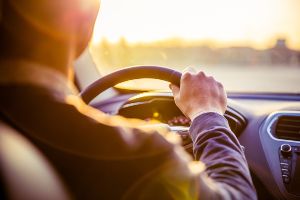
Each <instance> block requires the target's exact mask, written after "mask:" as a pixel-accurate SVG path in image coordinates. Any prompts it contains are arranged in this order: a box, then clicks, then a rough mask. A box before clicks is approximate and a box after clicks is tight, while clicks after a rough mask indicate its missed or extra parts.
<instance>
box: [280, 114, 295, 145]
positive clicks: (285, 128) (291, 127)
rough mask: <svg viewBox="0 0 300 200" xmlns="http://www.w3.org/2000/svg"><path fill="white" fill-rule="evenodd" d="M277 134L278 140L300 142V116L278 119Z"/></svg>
mask: <svg viewBox="0 0 300 200" xmlns="http://www.w3.org/2000/svg"><path fill="white" fill-rule="evenodd" d="M275 134H276V136H277V137H278V138H281V139H289V140H298V141H300V116H281V117H279V118H278V121H277V124H276V128H275Z"/></svg>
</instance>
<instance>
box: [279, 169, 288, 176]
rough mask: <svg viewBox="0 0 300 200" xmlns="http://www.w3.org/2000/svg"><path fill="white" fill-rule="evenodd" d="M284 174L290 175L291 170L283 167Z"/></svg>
mask: <svg viewBox="0 0 300 200" xmlns="http://www.w3.org/2000/svg"><path fill="white" fill-rule="evenodd" d="M281 172H282V175H289V174H290V172H289V170H287V169H281Z"/></svg>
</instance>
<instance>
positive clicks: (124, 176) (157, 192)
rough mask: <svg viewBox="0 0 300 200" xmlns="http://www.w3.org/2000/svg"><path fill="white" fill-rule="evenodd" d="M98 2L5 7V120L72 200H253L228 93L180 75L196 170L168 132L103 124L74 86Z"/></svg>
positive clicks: (132, 123)
mask: <svg viewBox="0 0 300 200" xmlns="http://www.w3.org/2000/svg"><path fill="white" fill-rule="evenodd" d="M99 6H100V5H99V0H39V1H35V0H26V1H24V0H2V17H1V25H0V40H1V42H0V45H1V47H0V48H1V55H0V60H1V61H0V91H1V92H0V95H1V97H0V112H1V118H3V119H5V120H6V121H7V122H8V123H10V124H11V125H12V126H14V127H16V128H18V129H19V130H20V131H21V132H22V133H24V135H25V136H26V137H27V138H29V139H30V140H31V141H33V143H34V144H35V145H36V146H37V147H38V148H39V149H41V150H42V151H43V153H44V154H45V155H46V157H47V158H48V159H49V160H50V161H51V162H52V163H53V165H54V166H55V168H56V169H57V171H58V172H59V174H60V175H61V176H62V177H63V180H64V181H65V182H66V184H67V185H68V186H69V188H70V190H71V191H72V193H73V196H74V197H75V198H76V199H239V200H240V199H256V198H257V197H256V192H255V189H254V186H253V183H252V180H251V176H250V172H249V168H248V165H247V162H246V159H245V156H244V152H243V150H242V147H241V145H240V143H239V141H238V140H237V138H236V136H235V135H234V134H233V132H232V131H231V130H230V128H229V125H228V123H227V121H226V119H225V118H224V116H223V115H224V112H225V110H226V106H227V102H226V99H227V98H226V93H225V90H224V88H223V86H222V84H221V83H219V82H217V81H216V80H214V78H213V77H209V76H207V75H206V74H204V72H198V73H196V72H193V71H191V70H186V71H185V72H183V75H182V77H181V83H180V87H178V86H176V85H170V88H171V90H172V92H173V94H174V100H175V102H176V104H177V106H178V107H179V108H180V109H181V111H182V112H183V113H184V114H185V115H186V116H187V117H189V118H190V119H191V120H192V125H191V127H190V136H191V138H192V141H193V151H194V157H195V159H196V161H193V160H192V158H191V157H190V156H189V155H188V154H187V153H186V152H185V151H184V149H183V148H182V147H181V146H180V144H179V143H178V141H177V140H175V139H174V136H173V134H171V133H168V132H167V130H154V129H147V128H145V127H146V126H143V125H144V124H146V122H143V121H140V120H129V119H125V118H123V117H120V116H108V115H106V114H104V113H102V112H101V111H98V110H95V109H93V108H92V107H89V106H88V105H86V104H85V103H84V102H83V101H82V99H81V98H80V97H79V96H78V92H77V91H76V88H75V87H74V86H73V85H72V77H73V69H72V65H73V63H74V60H75V59H76V58H77V57H78V56H79V55H80V54H81V53H82V52H83V50H84V49H86V47H87V45H88V42H89V40H90V38H91V35H92V32H93V26H94V23H95V19H96V16H97V13H98V9H99Z"/></svg>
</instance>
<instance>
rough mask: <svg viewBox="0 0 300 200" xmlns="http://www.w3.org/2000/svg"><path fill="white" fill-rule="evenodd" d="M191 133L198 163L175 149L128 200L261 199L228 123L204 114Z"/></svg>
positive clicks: (147, 175) (193, 125) (142, 179)
mask: <svg viewBox="0 0 300 200" xmlns="http://www.w3.org/2000/svg"><path fill="white" fill-rule="evenodd" d="M190 131H191V136H192V139H193V143H194V155H195V157H196V159H197V161H192V159H191V157H190V156H189V155H187V153H186V152H185V151H184V150H183V148H181V147H180V146H179V145H174V146H173V147H174V148H173V150H172V151H170V153H169V156H168V159H165V161H164V162H163V163H162V164H161V165H160V166H159V167H155V168H154V169H153V170H152V171H149V172H147V174H145V176H143V177H142V178H140V179H139V181H137V182H136V184H134V185H133V186H132V187H131V188H130V189H129V190H128V191H127V194H126V195H125V198H124V199H143V200H148V199H175V200H196V199H205V200H207V199H213V200H215V199H237V200H243V199H256V198H257V197H256V192H255V189H254V187H253V184H252V181H251V177H250V173H249V169H248V166H247V163H246V159H245V157H244V153H243V151H242V148H241V146H240V144H239V142H238V140H237V138H236V137H235V135H234V134H233V133H232V131H231V130H230V128H229V126H228V123H227V121H226V119H225V118H224V117H223V116H221V115H218V114H216V113H206V114H202V115H201V116H198V117H197V118H196V119H195V120H194V121H193V124H192V126H191V128H190ZM199 161H200V162H199Z"/></svg>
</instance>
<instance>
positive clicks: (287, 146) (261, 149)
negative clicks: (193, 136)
mask: <svg viewBox="0 0 300 200" xmlns="http://www.w3.org/2000/svg"><path fill="white" fill-rule="evenodd" d="M228 97H229V98H228V109H227V111H226V113H225V117H226V118H227V120H228V122H229V125H230V128H231V129H232V131H233V132H234V133H235V135H236V136H237V137H238V139H239V141H240V143H241V145H243V146H244V147H245V155H246V158H247V161H248V164H249V167H250V171H251V174H252V178H253V182H254V185H255V187H256V190H257V193H258V197H259V199H300V189H299V185H300V100H299V97H297V96H282V95H251V94H248V95H240V94H229V95H228ZM92 106H93V107H96V108H97V109H99V110H101V111H103V112H106V113H108V114H112V115H115V114H119V115H122V116H125V117H128V118H139V119H142V120H146V121H147V120H153V119H154V120H157V121H159V122H161V123H164V124H167V125H168V126H169V127H170V129H171V130H173V131H175V132H177V133H178V134H180V135H181V136H182V140H183V146H184V147H185V149H186V150H187V151H188V152H190V153H191V150H192V144H191V141H190V139H189V137H188V128H189V126H190V121H189V119H187V118H186V117H185V116H184V115H183V114H182V112H181V111H180V110H179V109H178V108H177V107H176V105H175V103H174V101H173V97H172V94H171V93H169V92H146V93H142V94H119V95H116V96H115V97H114V98H112V99H108V100H106V101H100V102H93V103H92Z"/></svg>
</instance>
